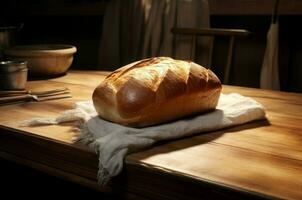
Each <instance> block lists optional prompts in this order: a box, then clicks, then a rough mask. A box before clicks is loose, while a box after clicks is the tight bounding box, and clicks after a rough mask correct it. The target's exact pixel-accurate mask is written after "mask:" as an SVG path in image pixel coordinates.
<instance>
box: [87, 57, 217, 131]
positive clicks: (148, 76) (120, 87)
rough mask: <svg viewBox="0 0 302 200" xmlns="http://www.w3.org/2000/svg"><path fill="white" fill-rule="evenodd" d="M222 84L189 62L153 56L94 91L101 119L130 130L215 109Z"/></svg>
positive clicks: (132, 64)
mask: <svg viewBox="0 0 302 200" xmlns="http://www.w3.org/2000/svg"><path fill="white" fill-rule="evenodd" d="M220 92H221V83H220V80H219V79H218V78H217V76H216V75H215V74H214V73H213V72H212V71H211V70H208V69H205V68H204V67H202V66H200V65H198V64H196V63H194V62H191V61H182V60H174V59H172V58H168V57H155V58H150V59H145V60H141V61H138V62H134V63H131V64H129V65H126V66H124V67H122V68H120V69H118V70H116V71H114V72H113V73H111V74H110V75H108V76H107V77H106V78H105V79H104V81H103V82H102V83H101V84H100V85H99V86H98V87H97V88H96V89H95V90H94V92H93V96H92V99H93V103H94V107H95V109H96V111H97V113H98V114H99V116H100V117H101V118H103V119H106V120H109V121H112V122H115V123H119V124H123V125H126V126H132V127H144V126H150V125H155V124H160V123H164V122H168V121H171V120H175V119H178V118H181V117H185V116H188V115H192V114H197V113H202V112H206V111H209V110H213V109H215V107H216V105H217V102H218V99H219V96H220Z"/></svg>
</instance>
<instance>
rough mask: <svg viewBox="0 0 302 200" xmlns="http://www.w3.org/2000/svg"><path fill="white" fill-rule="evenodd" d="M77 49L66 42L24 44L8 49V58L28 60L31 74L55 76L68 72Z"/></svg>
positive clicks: (6, 52)
mask: <svg viewBox="0 0 302 200" xmlns="http://www.w3.org/2000/svg"><path fill="white" fill-rule="evenodd" d="M76 51H77V49H76V47H75V46H72V45H66V44H42V45H22V46H14V47H11V48H9V49H6V50H5V52H4V54H5V56H6V58H7V59H8V60H14V61H27V68H28V73H29V75H30V76H55V75H61V74H64V73H66V72H67V70H68V69H69V67H70V66H71V64H72V61H73V55H74V53H75V52H76Z"/></svg>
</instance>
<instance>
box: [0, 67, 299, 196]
mask: <svg viewBox="0 0 302 200" xmlns="http://www.w3.org/2000/svg"><path fill="white" fill-rule="evenodd" d="M106 74H107V73H106V72H94V71H70V72H69V73H68V74H67V75H65V76H63V77H59V78H55V79H49V80H40V81H30V82H28V85H27V88H28V89H31V90H42V89H50V88H55V87H62V86H66V87H68V88H69V89H70V90H71V93H72V95H73V98H70V99H60V100H53V101H47V102H28V103H21V104H15V105H7V106H1V107H0V113H1V114H0V156H1V157H3V158H6V159H9V160H13V161H15V162H18V163H20V164H25V165H28V166H31V167H33V168H36V169H38V170H42V171H45V172H47V173H50V174H52V175H55V176H59V177H62V178H65V179H68V180H70V181H74V182H78V183H81V184H84V185H89V186H91V187H94V188H97V189H100V190H101V191H109V190H110V191H112V190H113V191H114V190H117V191H118V192H119V193H120V194H122V195H124V196H128V197H129V196H131V195H130V194H133V195H135V196H136V195H137V196H141V197H146V198H153V199H188V198H190V199H194V198H195V199H199V198H201V197H203V198H205V199H207V198H208V199H211V198H213V197H218V198H225V199H240V198H285V199H302V95H301V94H296V93H285V92H275V91H269V90H260V89H254V88H243V87H236V86H226V85H225V86H223V92H224V93H231V92H238V93H240V94H242V95H245V96H250V97H252V98H254V99H255V100H257V101H259V102H260V103H262V104H263V105H264V106H265V108H266V114H267V120H261V121H256V122H252V123H248V124H244V125H241V126H236V127H233V128H228V129H223V130H220V131H216V132H209V133H205V134H199V135H196V136H193V137H188V138H184V139H179V140H174V141H169V142H161V143H158V144H156V145H155V146H154V147H152V148H149V149H146V150H145V151H141V152H138V153H135V154H131V155H129V156H128V157H127V158H126V161H125V163H126V164H125V170H124V172H123V173H122V175H120V176H119V177H117V178H116V180H114V181H113V183H112V185H110V187H108V188H100V187H99V186H98V185H97V184H96V173H97V155H96V154H95V153H94V152H93V151H92V150H90V149H88V147H86V146H84V145H82V144H77V143H74V142H73V138H74V137H75V136H76V132H74V130H73V124H70V123H69V124H64V125H60V126H57V125H52V126H38V127H20V126H19V125H20V122H21V121H23V120H26V119H30V118H34V117H43V116H44V117H53V116H57V115H58V113H59V112H61V111H64V110H67V109H71V108H72V107H73V105H74V103H75V102H77V101H81V100H90V99H91V94H92V91H93V89H94V88H95V87H96V86H97V85H98V84H99V82H100V81H101V80H102V79H103V78H104V76H105V75H106ZM153 183H154V184H153ZM133 195H132V196H133Z"/></svg>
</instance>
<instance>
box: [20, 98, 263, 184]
mask: <svg viewBox="0 0 302 200" xmlns="http://www.w3.org/2000/svg"><path fill="white" fill-rule="evenodd" d="M175 109H177V108H175ZM264 118H265V110H264V108H263V106H262V105H261V104H260V103H258V102H256V101H255V100H253V99H251V98H249V97H245V96H242V95H240V94H237V93H231V94H221V96H220V99H219V102H218V105H217V109H216V110H214V111H213V112H208V113H205V114H201V115H197V116H194V117H190V118H183V119H180V120H177V121H173V122H170V123H166V124H161V125H157V126H151V127H146V128H130V127H125V126H122V125H119V124H115V123H112V122H108V121H105V120H103V119H101V118H99V117H98V116H97V113H96V111H95V109H94V106H93V103H92V101H82V102H77V103H76V105H75V108H74V109H72V110H67V111H64V112H62V113H60V115H59V116H58V117H57V118H35V119H30V120H27V121H23V122H22V124H21V125H22V126H37V125H47V124H60V123H63V122H70V121H79V122H82V123H81V125H80V126H79V130H80V132H79V135H78V136H77V138H76V140H77V141H81V142H84V143H85V144H88V145H89V146H90V147H91V148H93V149H95V150H96V152H97V153H98V155H99V171H98V181H99V183H100V184H101V185H105V184H107V183H108V181H109V180H110V179H111V178H112V177H114V176H116V175H118V174H119V173H120V172H121V170H122V168H123V161H124V158H125V156H126V155H127V154H129V153H131V152H137V151H139V150H142V149H144V148H146V147H150V146H151V145H152V144H154V143H155V142H157V141H161V140H169V139H176V138H181V137H183V136H190V135H194V134H198V133H202V132H208V131H215V130H219V129H222V128H226V127H230V126H235V125H239V124H244V123H247V122H250V121H253V120H258V119H264Z"/></svg>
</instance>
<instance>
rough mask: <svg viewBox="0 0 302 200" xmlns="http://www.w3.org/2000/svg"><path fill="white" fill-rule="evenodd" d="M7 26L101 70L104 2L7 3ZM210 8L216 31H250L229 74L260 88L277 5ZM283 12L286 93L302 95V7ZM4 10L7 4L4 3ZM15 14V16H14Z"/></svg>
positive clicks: (255, 0)
mask: <svg viewBox="0 0 302 200" xmlns="http://www.w3.org/2000/svg"><path fill="white" fill-rule="evenodd" d="M4 2H6V4H8V5H7V7H8V9H6V14H5V15H6V16H5V18H3V17H2V18H1V19H0V24H1V20H2V22H3V21H4V22H5V23H15V24H17V23H20V22H24V28H23V29H22V30H21V31H20V32H19V33H18V35H17V36H18V37H17V40H16V43H17V44H31V43H67V44H73V45H75V46H77V48H78V53H77V54H76V56H75V60H74V63H73V65H72V69H89V70H93V69H98V68H99V67H98V63H97V60H98V59H97V57H98V47H99V44H100V37H101V32H102V20H103V13H104V10H105V5H106V2H107V1H106V0H99V1H96V0H91V1H80V0H77V1H72V2H71V1H67V0H65V1H56V0H47V1H42V2H43V3H41V2H40V1H34V0H29V1H17V0H15V1H13V0H10V1H4ZM209 2H210V6H211V13H212V15H211V26H212V27H216V28H244V29H248V30H250V31H251V33H252V34H251V35H250V36H249V37H247V38H241V39H240V40H238V41H237V43H236V49H235V57H234V62H233V67H232V71H231V84H233V85H240V86H248V87H259V76H260V68H261V64H262V59H263V55H264V49H265V44H266V33H267V31H268V28H269V25H270V13H271V9H272V5H273V2H274V1H273V0H268V1H265V2H263V1H259V0H249V1H239V0H225V1H219V0H209ZM281 2H283V3H282V5H281V8H280V13H281V14H282V15H281V16H280V29H281V30H280V34H281V35H280V37H281V40H280V55H281V56H280V63H281V75H282V76H281V81H282V89H283V90H285V91H294V92H302V69H301V67H300V66H301V64H302V56H301V54H302V45H301V44H302V41H301V40H302V39H301V37H300V35H301V31H300V30H299V29H298V28H297V26H299V24H300V21H301V16H300V13H302V12H301V10H302V9H301V8H302V4H301V3H299V1H296V0H288V1H281ZM1 4H2V5H3V2H2V3H1ZM9 10H11V11H16V10H17V12H10V11H9ZM226 44H227V41H225V40H223V39H221V40H218V46H219V47H218V48H217V49H216V50H214V56H215V62H213V67H214V70H215V72H216V73H217V74H218V75H219V76H220V77H223V69H222V65H221V63H222V61H223V57H222V56H221V55H222V53H221V51H222V50H223V49H224V48H225V46H226Z"/></svg>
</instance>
